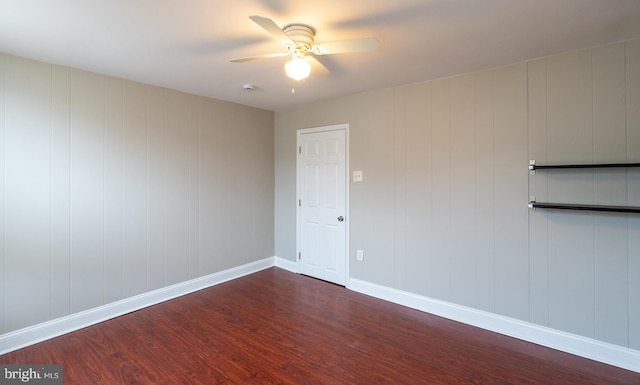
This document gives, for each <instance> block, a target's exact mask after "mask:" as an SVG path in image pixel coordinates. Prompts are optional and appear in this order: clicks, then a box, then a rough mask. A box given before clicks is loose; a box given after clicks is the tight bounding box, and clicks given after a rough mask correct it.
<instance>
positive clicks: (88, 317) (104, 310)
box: [0, 257, 274, 355]
mask: <svg viewBox="0 0 640 385" xmlns="http://www.w3.org/2000/svg"><path fill="white" fill-rule="evenodd" d="M273 265H274V258H273V257H270V258H265V259H262V260H259V261H256V262H252V263H248V264H246V265H242V266H238V267H234V268H231V269H228V270H224V271H220V272H217V273H213V274H210V275H207V276H204V277H200V278H195V279H192V280H189V281H185V282H181V283H178V284H175V285H171V286H167V287H164V288H161V289H158V290H154V291H150V292H148V293H144V294H140V295H136V296H134V297H130V298H126V299H123V300H120V301H117V302H113V303H109V304H106V305H103V306H99V307H96V308H93V309H89V310H85V311H82V312H79V313H75V314H71V315H68V316H66V317H61V318H57V319H54V320H52V321H48V322H43V323H41V324H38V325H34V326H30V327H27V328H24V329H20V330H16V331H13V332H10V333H7V334H3V335H0V355H2V354H5V353H8V352H11V351H14V350H17V349H20V348H23V347H25V346H29V345H33V344H36V343H38V342H42V341H45V340H48V339H50V338H54V337H57V336H60V335H62V334H66V333H69V332H72V331H74V330H78V329H82V328H84V327H87V326H91V325H94V324H97V323H99V322H103V321H106V320H108V319H111V318H115V317H118V316H121V315H123V314H127V313H131V312H133V311H136V310H140V309H142V308H145V307H148V306H151V305H155V304H157V303H160V302H164V301H167V300H170V299H173V298H176V297H180V296H183V295H185V294H189V293H193V292H195V291H198V290H202V289H206V288H207V287H211V286H214V285H218V284H220V283H223V282H226V281H230V280H232V279H236V278H240V277H242V276H245V275H248V274H251V273H255V272H257V271H260V270H264V269H267V268H269V267H272V266H273Z"/></svg>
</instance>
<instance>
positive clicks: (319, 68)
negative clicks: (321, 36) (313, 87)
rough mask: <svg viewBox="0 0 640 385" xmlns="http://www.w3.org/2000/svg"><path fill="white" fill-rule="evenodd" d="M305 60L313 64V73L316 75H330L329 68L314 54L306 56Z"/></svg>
mask: <svg viewBox="0 0 640 385" xmlns="http://www.w3.org/2000/svg"><path fill="white" fill-rule="evenodd" d="M304 60H305V61H307V62H308V63H309V64H311V73H312V74H313V75H314V76H323V75H329V69H328V68H327V67H325V66H324V64H322V63H320V61H319V60H318V59H316V58H315V57H313V56H305V57H304Z"/></svg>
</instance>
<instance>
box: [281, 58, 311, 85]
mask: <svg viewBox="0 0 640 385" xmlns="http://www.w3.org/2000/svg"><path fill="white" fill-rule="evenodd" d="M284 72H285V73H286V74H287V76H288V77H290V78H291V79H295V80H302V79H306V78H307V77H309V74H310V73H311V65H310V64H309V63H308V62H307V61H306V60H304V58H301V57H294V58H293V59H291V61H289V62H287V64H285V65H284Z"/></svg>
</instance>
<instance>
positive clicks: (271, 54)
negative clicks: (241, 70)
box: [231, 52, 289, 63]
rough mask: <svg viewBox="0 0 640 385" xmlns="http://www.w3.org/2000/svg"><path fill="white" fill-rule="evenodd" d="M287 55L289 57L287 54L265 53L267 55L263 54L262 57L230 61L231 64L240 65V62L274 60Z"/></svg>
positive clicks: (248, 57)
mask: <svg viewBox="0 0 640 385" xmlns="http://www.w3.org/2000/svg"><path fill="white" fill-rule="evenodd" d="M287 55H289V53H288V52H278V53H267V54H264V55H256V56H247V57H241V58H238V59H233V60H231V62H232V63H242V62H246V61H251V60H259V59H270V58H274V57H284V56H287Z"/></svg>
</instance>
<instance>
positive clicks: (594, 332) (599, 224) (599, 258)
mask: <svg viewBox="0 0 640 385" xmlns="http://www.w3.org/2000/svg"><path fill="white" fill-rule="evenodd" d="M337 123H349V124H350V131H351V132H350V141H351V148H350V151H351V154H350V162H351V169H352V170H362V171H363V174H364V181H363V182H361V183H351V198H350V199H351V201H350V202H351V213H350V235H351V241H350V247H351V250H350V253H349V259H350V262H349V263H350V274H351V276H352V277H353V278H357V279H361V280H365V281H369V282H373V283H376V284H380V285H385V286H388V287H392V288H397V289H400V290H405V291H409V292H412V293H416V294H420V295H424V296H428V297H432V298H437V299H441V300H445V301H448V302H452V303H456V304H461V305H465V306H469V307H473V308H476V309H481V310H484V311H488V312H492V313H495V314H500V315H505V316H508V317H513V318H516V319H520V320H524V321H529V322H532V323H536V324H539V325H544V326H549V327H552V328H555V329H559V330H563V331H568V332H571V333H576V334H579V335H583V336H587V337H591V338H595V339H598V340H601V341H606V342H610V343H613V344H617V345H620V346H625V347H631V348H633V349H640V216H638V215H635V214H630V215H628V214H606V213H604V214H603V213H596V214H594V213H575V212H553V211H544V210H537V211H535V212H533V211H530V210H529V209H528V208H527V202H528V199H529V196H531V195H533V196H536V197H537V199H538V201H544V200H546V199H549V200H551V201H561V202H568V203H570V202H575V203H602V204H621V205H626V204H629V205H636V206H640V170H636V169H629V170H626V169H624V170H614V171H611V170H592V169H589V170H584V171H580V172H557V171H555V172H538V174H537V175H535V176H529V175H528V170H527V166H528V161H529V159H535V160H536V161H538V163H539V164H543V163H545V162H551V163H553V162H580V163H583V162H584V163H591V162H610V161H616V162H626V161H629V162H639V161H640V40H633V41H629V42H623V43H617V44H612V45H607V46H603V47H596V48H594V49H589V50H582V51H579V52H570V53H566V54H562V55H557V56H553V57H547V58H541V59H537V60H532V61H528V62H524V63H517V64H513V65H510V66H507V67H503V68H497V69H492V70H487V71H482V72H476V73H471V74H465V75H460V76H455V77H451V78H446V79H439V80H436V81H430V82H425V83H420V84H414V85H409V86H404V87H397V88H391V89H385V90H381V91H377V92H372V93H367V94H362V95H354V96H348V97H344V98H340V99H335V100H331V101H326V102H321V103H315V104H312V105H307V106H304V107H301V108H296V109H293V110H289V111H282V112H277V113H276V115H275V130H276V132H275V136H276V138H275V140H276V144H275V149H276V155H275V156H276V170H275V178H276V179H275V181H276V185H275V191H276V197H275V205H276V207H275V210H276V211H275V226H276V227H275V247H276V255H277V256H279V257H282V258H285V259H288V260H291V261H295V247H296V244H295V226H296V225H295V220H296V215H295V191H296V189H295V177H296V176H295V162H296V151H295V149H296V147H295V140H296V135H295V131H296V129H299V128H307V127H316V126H324V125H330V124H337ZM356 249H363V250H364V252H365V260H364V261H363V262H357V261H356V260H355V250H356Z"/></svg>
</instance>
